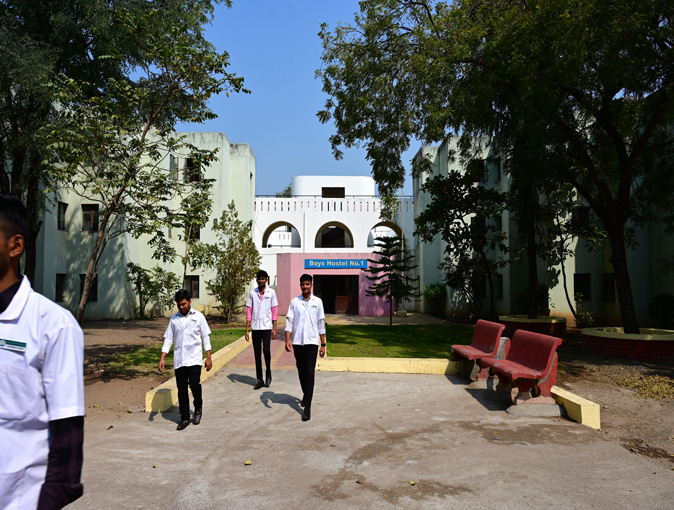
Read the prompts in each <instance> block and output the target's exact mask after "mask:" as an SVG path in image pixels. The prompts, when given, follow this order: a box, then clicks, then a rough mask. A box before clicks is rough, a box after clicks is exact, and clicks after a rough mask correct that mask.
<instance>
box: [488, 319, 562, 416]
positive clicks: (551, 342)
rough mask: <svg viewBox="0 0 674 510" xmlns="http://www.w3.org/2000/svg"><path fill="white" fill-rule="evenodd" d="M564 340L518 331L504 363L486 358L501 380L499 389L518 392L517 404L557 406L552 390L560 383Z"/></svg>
mask: <svg viewBox="0 0 674 510" xmlns="http://www.w3.org/2000/svg"><path fill="white" fill-rule="evenodd" d="M561 343H562V339H561V338H557V337H554V336H549V335H543V334H541V333H533V332H531V331H525V330H523V329H518V330H517V331H516V332H515V334H514V335H513V339H512V342H511V344H510V350H509V352H508V355H507V356H506V357H505V359H503V360H498V359H484V360H483V361H482V363H483V364H484V366H486V367H489V368H491V369H492V370H493V371H494V372H495V373H496V374H497V375H498V378H499V387H498V388H497V390H500V391H506V390H507V391H510V388H512V384H514V385H515V386H516V387H517V389H518V390H519V395H518V396H517V398H516V399H515V403H518V401H519V402H523V401H528V402H531V403H545V404H551V403H554V399H553V398H552V395H551V393H550V390H551V389H552V387H553V386H554V385H555V383H556V382H557V347H558V346H559V345H560V344H561Z"/></svg>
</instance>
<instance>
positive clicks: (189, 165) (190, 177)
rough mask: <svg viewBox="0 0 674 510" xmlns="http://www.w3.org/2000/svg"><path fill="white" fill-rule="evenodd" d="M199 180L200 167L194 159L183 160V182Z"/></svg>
mask: <svg viewBox="0 0 674 510" xmlns="http://www.w3.org/2000/svg"><path fill="white" fill-rule="evenodd" d="M200 180H201V169H200V168H199V166H198V165H197V164H196V163H195V161H194V159H192V158H187V159H186V160H185V182H197V181H200Z"/></svg>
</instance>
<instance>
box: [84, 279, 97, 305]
mask: <svg viewBox="0 0 674 510" xmlns="http://www.w3.org/2000/svg"><path fill="white" fill-rule="evenodd" d="M86 277H87V275H86V274H81V275H80V299H82V294H84V280H85V279H86ZM96 301H98V275H97V274H96V275H94V281H93V283H92V284H91V290H90V291H89V303H95V302H96Z"/></svg>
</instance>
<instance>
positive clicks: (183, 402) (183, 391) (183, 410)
mask: <svg viewBox="0 0 674 510" xmlns="http://www.w3.org/2000/svg"><path fill="white" fill-rule="evenodd" d="M188 384H189V386H190V389H191V390H192V397H194V409H201V406H202V401H201V365H192V366H191V367H180V368H176V385H177V386H178V406H179V407H180V419H181V420H189V419H190V397H189V394H188V393H187V385H188Z"/></svg>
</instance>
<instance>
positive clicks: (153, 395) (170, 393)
mask: <svg viewBox="0 0 674 510" xmlns="http://www.w3.org/2000/svg"><path fill="white" fill-rule="evenodd" d="M249 345H250V342H246V338H245V337H243V336H242V337H241V338H239V339H238V340H236V341H235V342H232V343H231V344H229V345H226V346H225V347H223V348H222V349H220V350H219V351H218V352H216V353H215V354H213V355H212V356H211V361H212V362H213V368H211V370H210V372H206V370H202V371H201V382H204V381H205V380H206V379H208V378H209V377H211V376H212V375H213V374H215V373H216V372H217V371H218V370H220V369H221V368H222V367H223V366H225V364H226V363H228V362H230V361H231V360H233V359H234V358H235V357H237V356H238V355H239V354H241V353H242V352H243V351H245V350H246V348H247V347H248V346H249ZM177 403H178V388H177V386H176V378H175V377H172V378H171V379H169V380H168V381H166V382H165V383H163V384H161V385H159V386H157V387H156V388H155V389H153V390H150V391H148V392H147V393H146V394H145V412H146V413H162V412H164V411H167V410H169V409H171V407H173V406H174V405H176V404H177Z"/></svg>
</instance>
